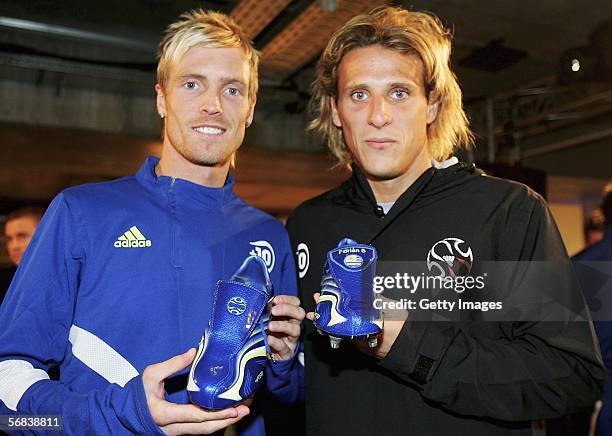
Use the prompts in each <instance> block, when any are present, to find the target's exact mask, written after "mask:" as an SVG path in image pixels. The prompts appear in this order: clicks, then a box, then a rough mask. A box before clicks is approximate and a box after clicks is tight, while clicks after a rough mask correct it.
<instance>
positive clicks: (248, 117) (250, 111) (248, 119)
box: [246, 97, 257, 127]
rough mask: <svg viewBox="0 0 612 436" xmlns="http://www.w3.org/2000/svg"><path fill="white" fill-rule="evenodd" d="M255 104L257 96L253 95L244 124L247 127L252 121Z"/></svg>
mask: <svg viewBox="0 0 612 436" xmlns="http://www.w3.org/2000/svg"><path fill="white" fill-rule="evenodd" d="M256 104H257V97H253V102H252V103H251V106H250V107H249V112H248V114H247V119H246V126H247V127H249V126H250V125H251V124H252V123H253V115H254V114H255V105H256Z"/></svg>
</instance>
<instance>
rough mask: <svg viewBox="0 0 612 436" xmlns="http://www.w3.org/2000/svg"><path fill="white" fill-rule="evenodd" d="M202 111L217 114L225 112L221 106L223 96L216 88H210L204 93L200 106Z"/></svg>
mask: <svg viewBox="0 0 612 436" xmlns="http://www.w3.org/2000/svg"><path fill="white" fill-rule="evenodd" d="M200 110H201V111H202V112H205V113H206V114H208V115H217V114H221V113H223V107H222V106H221V98H220V95H219V93H218V92H217V90H216V89H208V90H207V91H206V92H205V93H204V99H203V101H202V106H201V108H200Z"/></svg>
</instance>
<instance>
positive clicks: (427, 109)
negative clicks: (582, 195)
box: [287, 7, 605, 435]
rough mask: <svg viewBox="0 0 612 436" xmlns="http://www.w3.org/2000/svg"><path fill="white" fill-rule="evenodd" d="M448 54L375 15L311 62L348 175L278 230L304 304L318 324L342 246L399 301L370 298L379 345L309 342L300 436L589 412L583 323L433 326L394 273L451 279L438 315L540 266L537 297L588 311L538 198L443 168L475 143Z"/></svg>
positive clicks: (422, 17) (489, 424) (595, 388)
mask: <svg viewBox="0 0 612 436" xmlns="http://www.w3.org/2000/svg"><path fill="white" fill-rule="evenodd" d="M450 52H451V37H450V34H449V32H448V31H447V30H446V29H445V28H444V27H443V25H442V24H441V23H440V21H439V20H438V19H437V18H436V17H434V16H432V15H430V14H426V13H419V12H409V11H407V10H404V9H401V8H394V7H382V8H377V9H375V10H373V11H372V12H370V13H369V14H365V15H360V16H356V17H354V18H353V19H351V20H350V21H349V22H347V23H346V24H345V25H344V26H343V27H341V28H340V29H338V30H337V31H336V32H335V33H334V35H333V36H332V38H331V40H330V41H329V43H328V45H327V47H326V48H325V50H324V51H323V54H322V55H321V58H320V60H319V63H318V66H317V77H316V81H315V84H314V103H315V106H316V108H317V112H318V114H317V118H316V119H315V120H314V121H313V122H312V124H311V128H312V129H314V130H317V131H319V132H320V133H322V134H323V136H324V137H325V139H326V140H327V143H328V146H329V148H330V150H331V151H332V153H333V154H334V155H335V156H336V158H337V160H338V164H339V165H346V166H349V167H350V168H351V170H352V175H351V177H350V178H349V179H348V180H347V181H345V182H344V183H343V184H342V185H341V186H339V187H337V188H335V189H333V190H331V191H329V192H326V193H324V194H322V195H320V196H318V197H316V198H314V199H311V200H309V201H307V202H305V203H304V204H302V205H301V206H300V207H299V208H298V209H297V210H296V211H295V212H294V213H293V215H292V216H291V217H290V218H289V220H288V223H287V228H288V230H289V234H290V237H291V240H292V244H293V246H294V251H295V252H297V254H298V261H299V262H298V267H299V277H300V280H299V287H300V292H301V296H302V301H303V303H304V305H305V307H306V309H307V310H308V311H309V314H308V317H309V318H310V319H313V318H314V316H315V314H314V313H313V310H314V302H313V292H315V290H317V289H321V288H320V280H321V273H322V271H323V267H324V263H325V261H326V257H325V253H326V252H327V251H329V250H330V249H332V248H334V247H335V246H336V245H337V244H338V242H339V241H340V240H342V239H343V238H351V239H354V240H356V241H357V242H359V243H369V244H372V245H374V246H375V248H376V249H377V251H378V259H379V262H378V271H379V275H380V274H383V275H382V276H379V277H377V278H376V280H375V283H377V280H378V279H379V278H381V279H383V280H381V281H380V283H384V284H385V286H386V287H387V288H386V289H387V290H389V291H393V292H395V294H391V296H393V297H395V298H394V300H396V301H390V300H385V299H383V298H380V299H377V300H376V301H377V302H378V303H377V302H376V301H375V304H377V305H378V306H377V308H381V305H383V304H386V306H383V307H382V311H383V317H384V327H383V331H382V334H381V336H380V337H379V338H378V345H377V346H376V347H375V348H369V347H368V344H367V342H366V341H357V340H355V341H352V342H350V343H348V344H347V343H343V345H342V346H341V347H340V348H339V349H337V350H335V349H331V348H330V346H329V339H328V338H327V337H325V336H321V335H317V334H316V333H314V332H313V329H312V327H310V328H308V329H307V331H306V334H305V344H304V346H305V371H306V374H305V382H306V389H307V391H306V392H307V394H306V421H307V431H308V433H309V434H313V435H314V434H316V435H338V434H352V435H371V434H384V435H400V434H401V435H407V434H411V435H412V434H413V435H482V434H487V435H506V434H507V435H510V434H512V435H515V434H524V435H527V434H531V421H532V420H536V419H544V418H548V417H555V416H560V415H563V414H565V413H569V412H571V411H574V410H576V409H579V408H581V407H589V406H590V405H591V404H592V403H593V402H594V401H595V400H596V399H597V398H598V397H599V395H600V393H601V389H602V386H603V384H604V380H605V372H604V369H603V368H602V362H601V358H600V355H599V352H598V348H597V345H596V341H595V339H594V337H593V334H592V331H591V329H590V325H589V322H582V323H579V322H557V323H552V322H547V323H545V322H539V321H538V320H537V319H528V320H522V319H519V318H520V315H521V313H522V312H521V311H520V310H519V309H524V307H518V308H516V309H517V311H516V312H513V311H512V310H511V309H512V308H511V307H508V308H507V309H508V310H507V311H505V312H503V316H502V318H503V319H507V320H508V322H497V321H495V322H478V320H481V319H483V316H484V315H485V314H486V315H490V314H491V313H490V312H486V313H485V312H480V314H478V313H475V311H472V312H465V311H462V312H458V311H455V312H452V313H451V311H452V309H448V310H447V309H444V311H443V310H440V311H438V312H435V313H434V314H431V313H430V312H427V310H428V309H427V308H428V306H426V307H425V308H421V307H419V306H418V304H422V303H423V302H425V303H431V300H433V299H434V295H436V294H434V293H433V292H434V291H433V290H431V289H428V288H424V287H420V288H419V287H418V286H415V287H413V288H409V286H410V283H412V282H410V281H408V279H407V278H405V277H406V274H404V273H411V274H412V273H413V270H414V271H416V272H418V271H422V273H419V274H418V275H417V274H416V272H415V273H414V274H412V278H416V279H423V280H424V279H425V277H429V276H433V277H435V278H439V279H442V278H443V279H445V280H444V283H448V282H449V280H450V283H451V285H453V286H454V287H453V288H451V289H450V290H449V289H446V288H445V289H438V290H437V291H438V292H439V293H438V294H437V295H438V297H437V298H440V299H439V300H436V302H437V303H439V304H440V307H442V308H446V305H447V303H448V305H449V306H448V307H451V306H450V303H453V304H455V305H456V304H457V300H458V298H456V297H457V295H460V297H461V298H460V299H459V303H461V300H466V301H470V302H472V300H471V299H472V298H477V297H478V296H479V295H480V294H478V292H476V293H475V291H474V290H472V291H467V290H465V292H464V289H463V288H461V289H459V287H458V284H459V283H463V284H466V283H470V282H471V283H474V282H475V281H476V280H482V281H483V283H486V277H487V274H486V271H487V270H486V265H487V264H486V262H487V261H514V262H516V263H519V262H523V264H529V263H530V262H532V261H544V262H545V263H547V264H551V265H553V268H552V271H554V274H550V273H549V274H548V275H547V276H546V275H543V277H541V278H542V283H544V285H545V289H542V291H548V292H551V293H553V294H555V293H557V294H558V296H559V299H560V300H564V301H565V300H568V301H580V303H579V304H581V305H582V308H584V306H583V304H582V301H581V297H580V294H579V290H578V288H577V286H576V284H575V278H573V275H572V272H571V264H570V263H569V260H568V258H567V254H566V253H565V249H564V247H563V243H562V241H561V239H560V237H559V234H558V232H557V230H556V227H555V225H554V222H553V220H552V218H551V216H550V213H549V211H548V209H547V207H546V205H545V203H544V201H543V199H542V198H541V197H540V196H538V195H537V194H536V193H534V192H533V191H531V190H530V189H529V188H527V187H526V186H523V185H520V184H518V183H513V182H509V181H506V180H501V179H496V178H493V177H488V176H485V175H484V174H483V173H482V172H481V171H478V170H476V169H475V168H474V166H472V165H466V164H464V163H460V162H458V160H457V158H456V157H452V154H453V151H454V150H456V149H457V148H458V147H463V146H468V145H470V142H471V137H472V135H471V134H470V131H469V129H468V122H467V119H466V116H465V114H464V112H463V109H462V103H461V91H460V88H459V85H458V83H457V80H456V78H455V75H454V74H453V72H452V71H451V69H450V60H449V58H450ZM398 265H399V266H398ZM414 265H416V266H414ZM350 266H351V265H347V268H349V267H350ZM351 267H354V265H352V266H351ZM393 268H395V269H393ZM419 268H420V269H419ZM386 271H392V272H393V273H397V275H396V274H392V275H389V274H388V273H386ZM483 272H484V274H483ZM347 274H348V273H347ZM385 274H386V275H385ZM402 277H404V279H402ZM512 278H513V279H515V280H517V281H520V278H521V277H519V276H515V277H512ZM538 278H540V277H538ZM470 279H471V281H470ZM566 281H567V284H566V283H565V282H566ZM406 283H408V285H407V284H406ZM433 283H436V282H435V281H434V282H433ZM440 283H442V281H441V280H440ZM504 285H505V283H504ZM343 286H349V284H344V285H343ZM476 289H478V288H476ZM513 289H514V288H513ZM453 291H455V292H453ZM536 291H537V292H539V291H540V289H536ZM460 292H463V293H462V294H459V293H460ZM480 292H483V293H484V292H485V291H480ZM544 294H545V292H543V295H544ZM440 295H444V298H442V297H440ZM531 296H532V297H534V296H533V295H531ZM400 297H401V298H400ZM335 298H336V300H334V299H333V298H332V299H331V301H332V302H331V303H330V302H329V301H330V299H328V300H327V302H326V303H325V304H327V305H331V310H332V313H333V314H334V316H335V319H334V320H333V322H334V323H336V324H338V323H342V322H345V321H343V319H342V317H341V316H339V313H340V312H338V311H339V310H341V309H342V308H346V307H353V308H354V305H353V306H351V305H350V301H349V302H347V301H345V300H344V298H345V296H344V295H343V294H341V293H337V294H336V296H335ZM534 299H535V300H537V298H534ZM314 300H315V301H318V294H316V293H315V295H314ZM404 300H405V301H406V303H405V304H406V306H405V307H404V306H401V305H400V306H399V307H400V309H401V310H400V309H393V307H394V306H395V307H398V304H397V303H402V302H403V301H404ZM334 301H337V303H335V304H334ZM413 303H414V305H416V306H414V305H413ZM478 303H481V304H482V303H483V302H481V301H478ZM485 303H486V302H485ZM506 303H508V302H507V301H502V302H501V303H496V304H506ZM402 304H403V303H402ZM452 307H459V306H452ZM471 307H477V306H474V305H473V304H472V306H471ZM500 307H501V306H500ZM419 309H423V310H420V311H419ZM544 309H546V308H544ZM334 310H335V311H336V312H333V311H334ZM342 310H349V309H342ZM457 310H458V309H457ZM347 313H348V312H347ZM351 313H352V312H351ZM563 313H565V312H563ZM330 316H331V315H330ZM513 317H514V318H513ZM344 318H346V317H344ZM437 319H439V320H440V321H437ZM472 319H474V320H475V321H470V320H472ZM330 325H331V321H330Z"/></svg>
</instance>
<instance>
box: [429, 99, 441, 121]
mask: <svg viewBox="0 0 612 436" xmlns="http://www.w3.org/2000/svg"><path fill="white" fill-rule="evenodd" d="M439 108H440V100H439V99H437V98H435V97H434V95H433V92H430V93H429V98H428V99H427V125H429V124H431V123H433V122H434V121H435V120H436V117H437V116H438V109H439Z"/></svg>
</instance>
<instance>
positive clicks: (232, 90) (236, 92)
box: [225, 86, 242, 97]
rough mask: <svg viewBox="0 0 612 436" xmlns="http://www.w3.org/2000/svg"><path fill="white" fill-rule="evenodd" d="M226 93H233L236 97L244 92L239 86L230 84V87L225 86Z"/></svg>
mask: <svg viewBox="0 0 612 436" xmlns="http://www.w3.org/2000/svg"><path fill="white" fill-rule="evenodd" d="M225 93H226V94H227V95H231V96H234V97H238V96H240V95H242V92H241V91H240V90H239V89H238V88H236V87H235V86H230V87H229V88H225Z"/></svg>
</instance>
